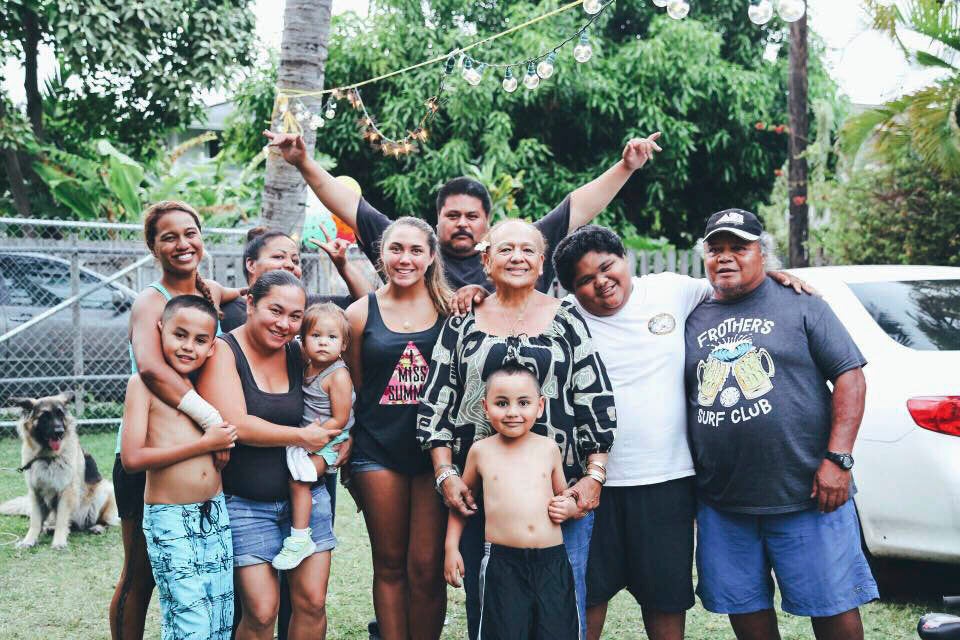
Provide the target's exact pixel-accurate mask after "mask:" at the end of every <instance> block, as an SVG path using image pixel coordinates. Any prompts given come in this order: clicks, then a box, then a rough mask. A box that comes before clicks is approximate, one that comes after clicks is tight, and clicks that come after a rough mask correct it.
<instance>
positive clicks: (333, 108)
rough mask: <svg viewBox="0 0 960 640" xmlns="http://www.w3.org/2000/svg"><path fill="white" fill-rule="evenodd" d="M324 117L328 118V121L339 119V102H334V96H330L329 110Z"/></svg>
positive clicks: (324, 113)
mask: <svg viewBox="0 0 960 640" xmlns="http://www.w3.org/2000/svg"><path fill="white" fill-rule="evenodd" d="M323 115H324V116H326V118H327V120H333V119H334V118H336V117H337V101H336V100H334V98H333V96H330V99H329V100H327V109H326V111H324V112H323Z"/></svg>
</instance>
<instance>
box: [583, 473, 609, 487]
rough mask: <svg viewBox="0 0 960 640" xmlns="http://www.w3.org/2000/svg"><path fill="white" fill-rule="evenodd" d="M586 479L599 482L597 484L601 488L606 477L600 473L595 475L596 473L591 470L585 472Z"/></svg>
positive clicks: (605, 481)
mask: <svg viewBox="0 0 960 640" xmlns="http://www.w3.org/2000/svg"><path fill="white" fill-rule="evenodd" d="M587 477H588V478H593V479H594V480H596V481H597V482H599V483H600V486H603V485H605V484H606V483H607V476H606V475H603V474H601V473H597V472H596V471H593V470H589V471H587Z"/></svg>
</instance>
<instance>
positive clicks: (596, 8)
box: [583, 0, 603, 16]
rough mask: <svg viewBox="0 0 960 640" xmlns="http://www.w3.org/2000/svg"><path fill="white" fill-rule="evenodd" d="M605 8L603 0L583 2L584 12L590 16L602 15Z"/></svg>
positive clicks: (586, 0) (584, 0)
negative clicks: (601, 10) (601, 11)
mask: <svg viewBox="0 0 960 640" xmlns="http://www.w3.org/2000/svg"><path fill="white" fill-rule="evenodd" d="M602 8H603V0H583V10H584V11H586V12H587V14H589V15H591V16H592V15H594V14H596V13H600V9H602Z"/></svg>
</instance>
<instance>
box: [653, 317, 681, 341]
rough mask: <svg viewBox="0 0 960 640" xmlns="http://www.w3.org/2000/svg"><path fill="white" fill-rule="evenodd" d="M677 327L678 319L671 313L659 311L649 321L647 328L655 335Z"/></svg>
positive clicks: (666, 332)
mask: <svg viewBox="0 0 960 640" xmlns="http://www.w3.org/2000/svg"><path fill="white" fill-rule="evenodd" d="M676 328H677V321H676V319H675V318H674V317H673V316H672V315H670V314H669V313H658V314H657V315H655V316H653V317H652V318H650V322H648V323H647V329H648V330H649V331H650V333H652V334H653V335H655V336H662V335H665V334H668V333H670V332H671V331H673V330H674V329H676Z"/></svg>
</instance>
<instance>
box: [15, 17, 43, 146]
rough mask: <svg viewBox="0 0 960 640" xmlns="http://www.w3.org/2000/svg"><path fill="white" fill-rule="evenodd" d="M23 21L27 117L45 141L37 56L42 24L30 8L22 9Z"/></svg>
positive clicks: (24, 83) (24, 84) (37, 137)
mask: <svg viewBox="0 0 960 640" xmlns="http://www.w3.org/2000/svg"><path fill="white" fill-rule="evenodd" d="M20 18H21V20H22V21H23V31H24V34H25V35H24V38H23V59H24V64H23V70H24V74H23V90H24V93H25V94H26V96H27V117H28V118H29V119H30V126H31V127H32V128H33V135H34V137H35V138H36V139H37V142H43V97H42V96H41V95H40V84H39V77H38V75H37V56H38V53H39V48H40V25H39V24H38V23H37V15H36V14H35V13H34V12H33V11H30V10H29V9H21V11H20Z"/></svg>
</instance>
